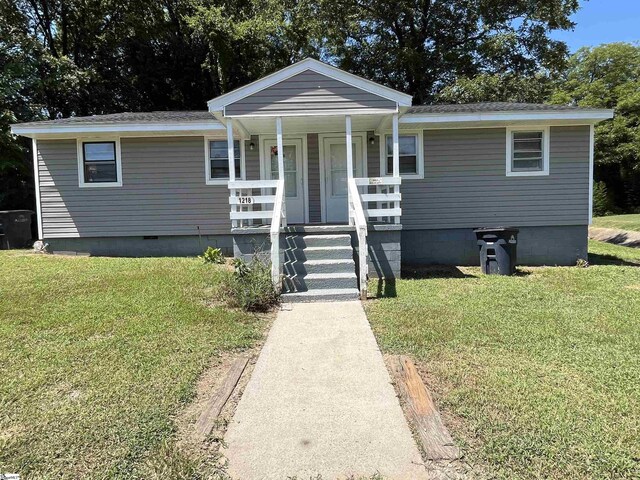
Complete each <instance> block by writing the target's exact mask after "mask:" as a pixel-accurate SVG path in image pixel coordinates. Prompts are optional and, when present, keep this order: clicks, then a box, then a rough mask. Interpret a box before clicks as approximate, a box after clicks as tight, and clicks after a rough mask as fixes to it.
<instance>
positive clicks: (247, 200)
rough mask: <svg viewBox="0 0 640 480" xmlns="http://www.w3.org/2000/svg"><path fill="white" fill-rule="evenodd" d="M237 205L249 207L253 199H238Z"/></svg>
mask: <svg viewBox="0 0 640 480" xmlns="http://www.w3.org/2000/svg"><path fill="white" fill-rule="evenodd" d="M238 203H239V204H240V205H251V204H252V203H253V197H238Z"/></svg>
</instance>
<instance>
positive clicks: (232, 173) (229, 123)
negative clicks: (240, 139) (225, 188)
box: [227, 118, 236, 182]
mask: <svg viewBox="0 0 640 480" xmlns="http://www.w3.org/2000/svg"><path fill="white" fill-rule="evenodd" d="M227 155H228V156H229V181H230V182H233V181H235V179H236V160H235V156H236V155H235V152H234V150H233V119H231V118H228V119H227Z"/></svg>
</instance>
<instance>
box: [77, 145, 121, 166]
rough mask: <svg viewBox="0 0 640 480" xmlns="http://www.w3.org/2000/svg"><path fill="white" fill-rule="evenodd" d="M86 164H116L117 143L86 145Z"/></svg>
mask: <svg viewBox="0 0 640 480" xmlns="http://www.w3.org/2000/svg"><path fill="white" fill-rule="evenodd" d="M83 147H84V160H85V161H86V162H114V161H115V160H116V144H115V142H102V143H93V142H91V143H84V144H83Z"/></svg>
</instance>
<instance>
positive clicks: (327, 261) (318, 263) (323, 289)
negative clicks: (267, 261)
mask: <svg viewBox="0 0 640 480" xmlns="http://www.w3.org/2000/svg"><path fill="white" fill-rule="evenodd" d="M284 260H285V262H284V267H283V271H284V277H285V278H284V286H283V295H282V300H283V301H284V302H331V301H341V300H344V301H346V300H356V299H358V281H357V278H356V265H355V262H354V260H353V248H352V247H351V235H349V233H323V232H322V231H319V232H296V231H293V232H289V233H287V234H286V237H285V242H284Z"/></svg>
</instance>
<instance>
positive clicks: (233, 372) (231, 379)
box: [196, 357, 249, 438]
mask: <svg viewBox="0 0 640 480" xmlns="http://www.w3.org/2000/svg"><path fill="white" fill-rule="evenodd" d="M248 362H249V359H248V358H244V357H243V358H238V359H237V360H236V361H235V362H233V365H231V368H230V369H229V372H228V373H227V377H226V378H225V379H224V383H223V384H222V385H221V386H220V388H219V389H218V391H217V392H216V393H215V395H213V396H212V397H211V398H210V399H209V401H208V402H207V406H206V407H205V409H204V411H203V412H202V414H201V415H200V418H198V421H197V422H196V434H197V435H200V436H201V437H202V438H206V437H207V435H209V434H210V433H211V430H212V429H213V426H214V425H215V422H216V419H217V418H218V415H220V412H221V411H222V409H223V408H224V406H225V405H226V403H227V400H229V397H230V396H231V394H232V393H233V390H234V389H235V388H236V385H237V384H238V381H239V380H240V377H241V376H242V372H244V369H245V367H246V366H247V363H248Z"/></svg>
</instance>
